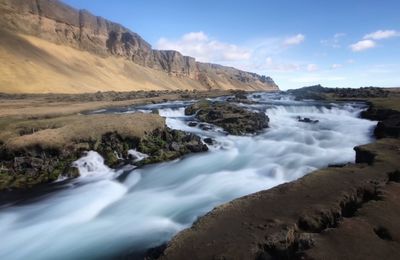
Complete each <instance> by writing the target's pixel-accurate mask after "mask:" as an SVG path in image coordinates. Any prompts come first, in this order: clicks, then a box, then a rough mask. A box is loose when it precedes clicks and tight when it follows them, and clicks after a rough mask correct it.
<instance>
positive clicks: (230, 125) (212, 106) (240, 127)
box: [185, 100, 269, 135]
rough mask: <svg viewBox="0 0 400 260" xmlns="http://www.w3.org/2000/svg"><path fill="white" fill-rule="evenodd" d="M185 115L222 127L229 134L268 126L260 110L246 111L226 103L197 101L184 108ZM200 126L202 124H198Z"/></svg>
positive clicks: (244, 132) (254, 131) (248, 131)
mask: <svg viewBox="0 0 400 260" xmlns="http://www.w3.org/2000/svg"><path fill="white" fill-rule="evenodd" d="M185 114H186V115H195V117H196V118H197V119H199V120H201V121H203V122H207V123H210V124H214V125H217V126H220V127H222V128H223V129H224V130H225V131H227V132H228V133H229V134H233V135H243V134H247V133H256V132H259V131H261V130H262V129H264V128H266V127H268V122H269V118H268V117H267V116H266V115H265V114H264V113H261V112H252V111H248V110H246V109H245V108H241V107H238V106H235V105H232V104H227V103H212V102H209V101H207V100H202V101H199V102H198V103H195V104H193V105H191V106H189V107H187V108H186V109H185ZM200 128H202V125H201V124H200Z"/></svg>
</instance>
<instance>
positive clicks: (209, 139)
mask: <svg viewBox="0 0 400 260" xmlns="http://www.w3.org/2000/svg"><path fill="white" fill-rule="evenodd" d="M203 141H204V142H205V143H206V144H209V145H212V144H214V140H213V139H212V138H209V137H207V138H204V140H203Z"/></svg>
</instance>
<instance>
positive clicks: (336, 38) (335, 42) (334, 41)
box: [320, 33, 346, 49]
mask: <svg viewBox="0 0 400 260" xmlns="http://www.w3.org/2000/svg"><path fill="white" fill-rule="evenodd" d="M344 36H346V34H345V33H335V34H334V35H333V37H332V38H330V39H328V40H321V41H320V42H321V44H322V45H325V46H328V47H332V48H335V49H336V48H340V47H342V46H341V45H340V39H341V38H342V37H344Z"/></svg>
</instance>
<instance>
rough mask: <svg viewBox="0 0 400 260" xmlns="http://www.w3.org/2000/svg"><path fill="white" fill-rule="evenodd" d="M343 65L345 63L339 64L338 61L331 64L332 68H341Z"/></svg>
mask: <svg viewBox="0 0 400 260" xmlns="http://www.w3.org/2000/svg"><path fill="white" fill-rule="evenodd" d="M342 67H343V65H342V64H337V63H335V64H332V66H331V69H333V70H334V69H340V68H342Z"/></svg>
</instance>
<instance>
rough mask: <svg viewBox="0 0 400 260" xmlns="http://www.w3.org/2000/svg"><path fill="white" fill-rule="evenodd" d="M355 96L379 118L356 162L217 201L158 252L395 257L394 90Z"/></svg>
mask: <svg viewBox="0 0 400 260" xmlns="http://www.w3.org/2000/svg"><path fill="white" fill-rule="evenodd" d="M308 94H309V93H307V95H308ZM312 94H313V96H314V97H315V95H314V94H315V93H312ZM318 95H320V93H318ZM327 99H328V100H335V101H339V102H343V101H347V102H348V101H349V98H348V97H338V96H335V95H328V96H327ZM353 100H354V99H353ZM357 100H363V101H366V102H369V104H370V108H369V109H368V110H366V111H365V112H363V113H362V116H363V117H365V118H369V119H373V120H378V121H380V122H379V123H378V126H377V127H376V128H375V131H374V133H375V136H376V137H377V138H378V140H376V141H375V142H373V143H371V144H368V145H363V146H357V147H355V152H356V154H355V164H348V165H338V166H336V167H329V168H326V169H322V170H318V171H315V172H313V173H311V174H308V175H306V176H305V177H303V178H300V179H299V180H297V181H294V182H290V183H286V184H282V185H279V186H277V187H275V188H273V189H270V190H265V191H261V192H259V193H255V194H252V195H249V196H246V197H243V198H240V199H237V200H234V201H232V202H230V203H227V204H224V205H221V206H220V207H217V208H215V209H214V210H213V211H211V212H210V213H208V214H207V215H206V216H204V217H202V218H200V219H199V220H198V221H197V222H196V223H195V224H194V225H193V226H192V227H191V228H190V229H187V230H185V231H182V232H181V233H179V234H178V235H177V236H176V237H175V238H174V239H172V241H171V242H170V243H168V246H167V247H166V249H165V251H164V252H163V253H162V254H161V256H160V258H161V259H185V258H187V257H190V258H191V259H339V258H343V259H397V258H398V257H399V252H400V247H399V241H400V237H399V236H398V234H399V231H400V226H399V225H398V221H397V220H398V218H399V217H400V205H399V203H398V197H399V196H400V185H399V184H398V182H399V177H398V176H399V172H400V163H399V158H400V141H399V139H398V136H399V124H398V122H399V115H400V112H399V110H398V104H400V98H399V96H398V92H394V93H393V92H391V93H390V94H389V95H388V96H387V97H368V96H367V97H363V98H359V99H357ZM159 253H160V252H159Z"/></svg>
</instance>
